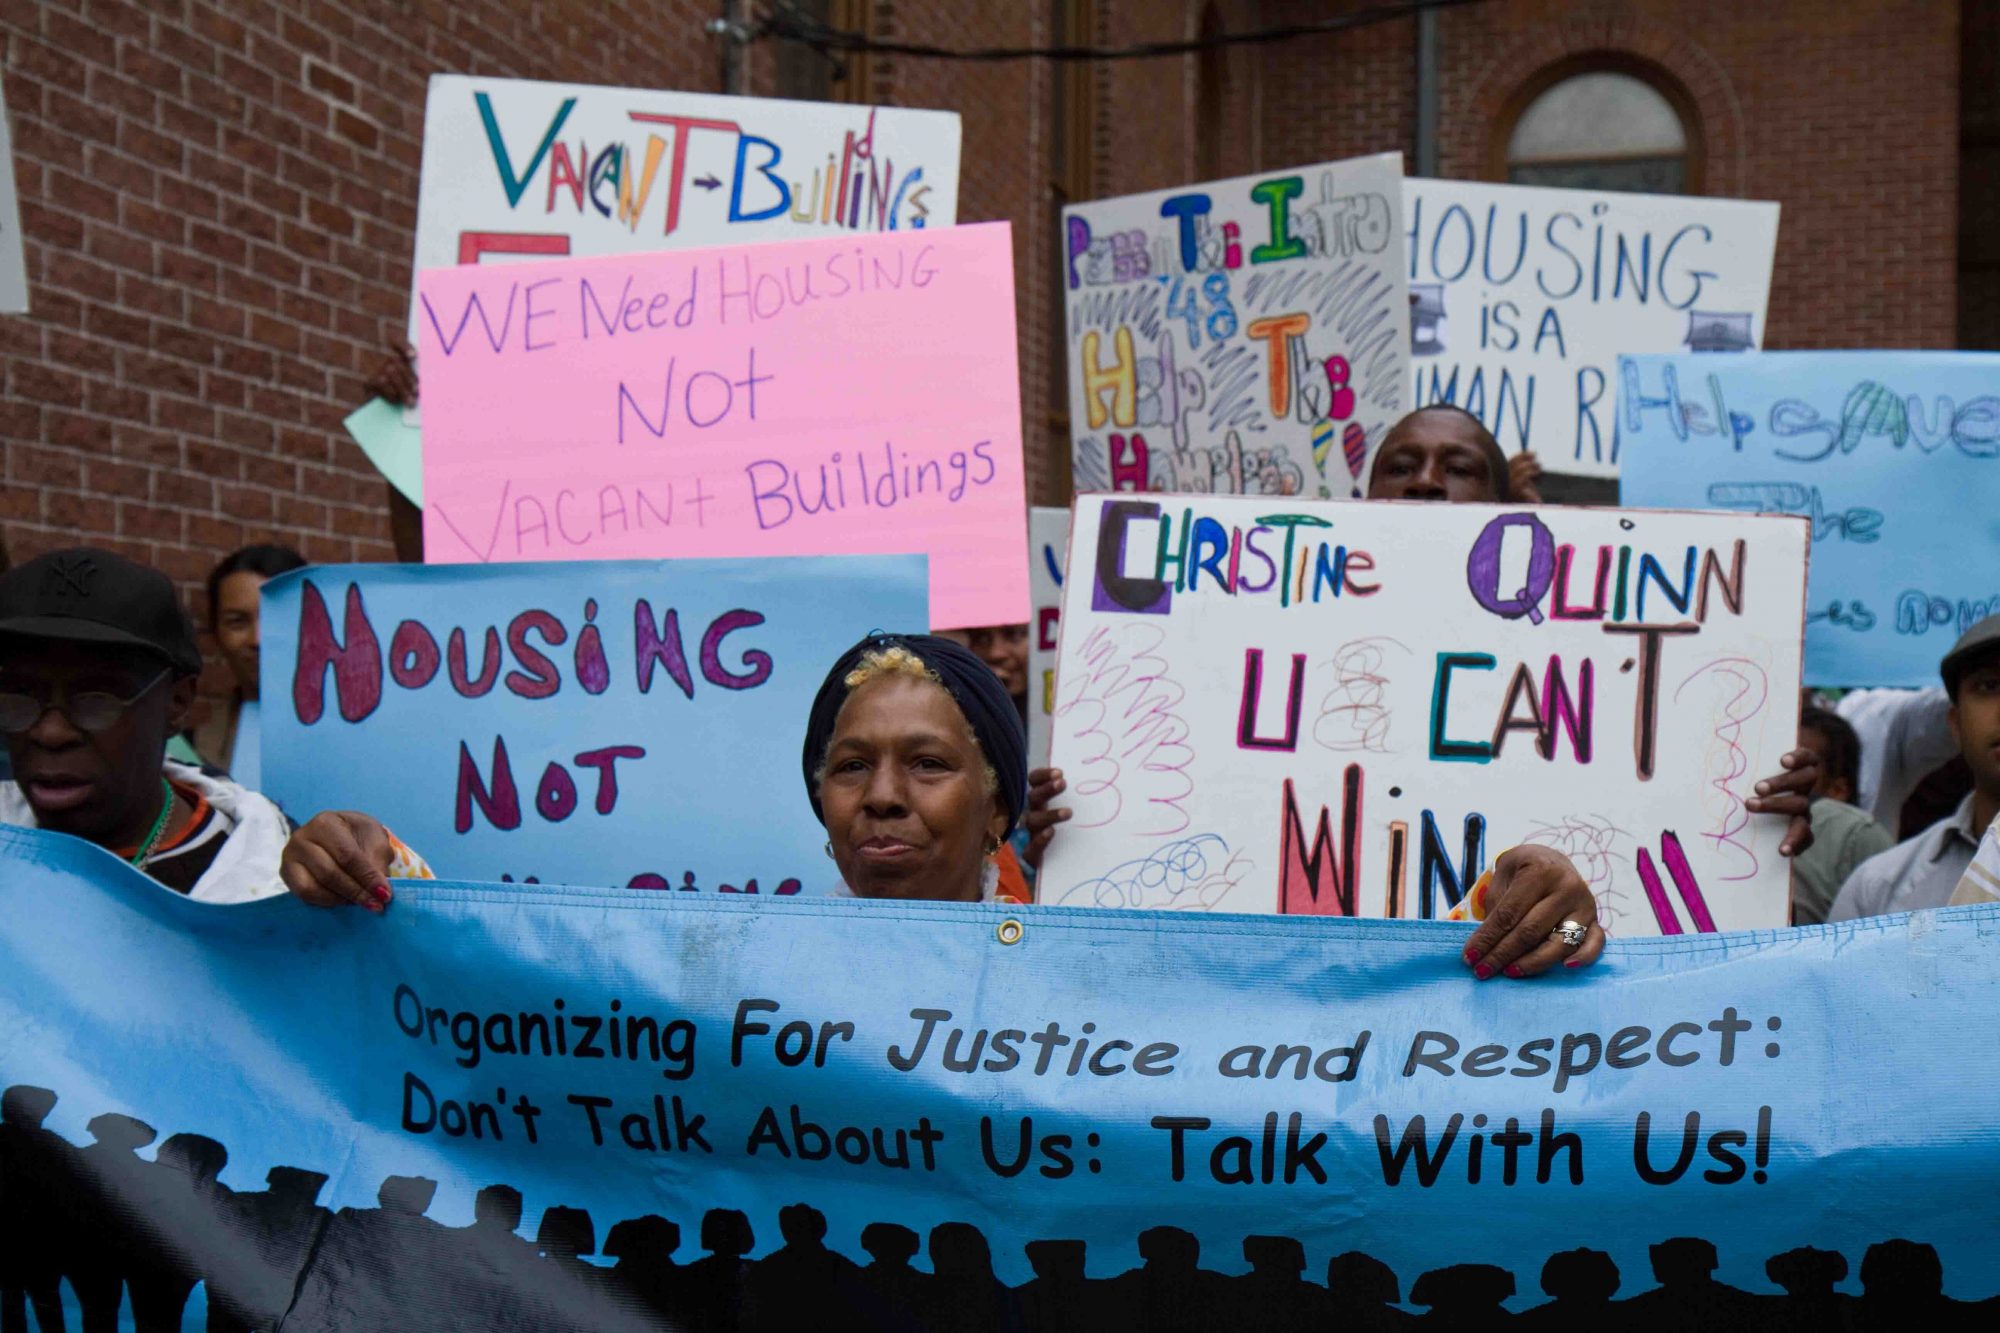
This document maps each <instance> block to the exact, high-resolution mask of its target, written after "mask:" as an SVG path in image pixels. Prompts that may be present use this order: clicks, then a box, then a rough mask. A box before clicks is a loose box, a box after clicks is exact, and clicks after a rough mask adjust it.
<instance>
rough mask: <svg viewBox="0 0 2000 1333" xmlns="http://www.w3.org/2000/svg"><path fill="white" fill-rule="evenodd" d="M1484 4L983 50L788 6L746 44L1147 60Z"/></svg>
mask: <svg viewBox="0 0 2000 1333" xmlns="http://www.w3.org/2000/svg"><path fill="white" fill-rule="evenodd" d="M1484 3H1485V0H1411V3H1407V4H1397V5H1374V6H1371V7H1370V8H1367V9H1359V10H1356V11H1354V12H1353V13H1351V14H1342V15H1340V16H1339V17H1337V18H1330V19H1318V20H1315V21H1313V22H1311V23H1288V24H1285V25H1283V26H1282V27H1276V28H1258V29H1254V30H1252V31H1249V32H1226V33H1223V34H1222V35H1221V36H1219V37H1211V38H1199V37H1197V38H1192V39H1190V40H1187V41H1177V42H1141V43H1139V44H1138V45H1136V46H985V47H973V48H970V49H967V50H954V49H952V48H951V47H945V46H930V45H926V44H925V43H922V42H890V41H880V40H878V39H876V38H873V37H870V36H869V35H868V34H866V33H861V32H851V31H849V30H847V29H845V28H831V27H828V26H827V25H826V24H824V23H820V22H817V21H816V20H813V19H810V18H807V17H805V16H804V15H802V14H800V13H799V12H798V11H797V10H795V9H793V8H792V7H791V6H790V5H788V4H780V5H779V7H778V8H777V9H776V10H775V11H773V12H772V13H770V14H767V15H765V16H764V17H763V18H762V19H761V20H759V21H758V23H757V25H756V26H755V27H754V28H752V29H751V30H750V33H749V40H750V41H753V42H756V41H764V40H773V39H774V40H777V41H781V42H797V43H799V44H800V45H803V46H809V47H811V48H812V49H813V50H815V51H817V52H819V54H820V55H822V56H826V55H828V53H829V52H833V51H845V52H852V53H855V54H863V53H867V52H880V53H882V54H884V55H899V56H917V57H921V58H924V59H927V60H974V61H997V60H1057V61H1076V60H1148V59H1155V58H1158V57H1160V56H1181V55H1189V54H1192V53H1193V52H1196V51H1207V50H1212V49H1214V48H1217V47H1230V46H1263V45H1268V44H1270V43H1272V42H1285V41H1291V40H1292V39H1294V38H1298V37H1317V36H1322V35H1324V34H1327V33H1335V32H1345V31H1347V30H1348V29H1350V28H1363V27H1368V26H1370V25H1371V24H1376V23H1386V22H1390V21H1392V20H1394V19H1401V18H1410V17H1412V16H1414V15H1417V14H1421V13H1423V12H1425V11H1426V10H1434V9H1456V8H1459V7H1460V6H1463V5H1477V4H1484Z"/></svg>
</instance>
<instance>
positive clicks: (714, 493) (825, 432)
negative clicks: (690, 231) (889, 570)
mask: <svg viewBox="0 0 2000 1333" xmlns="http://www.w3.org/2000/svg"><path fill="white" fill-rule="evenodd" d="M417 323H418V327H419V336H420V338H421V341H422V346H421V354H422V363H423V367H424V386H423V389H424V498H425V507H424V558H425V560H426V561H427V562H429V563H433V564H440V563H442V564H462V563H467V562H474V561H477V562H490V561H510V560H613V559H628V558H633V557H662V556H665V557H672V556H760V555H834V554H901V553H906V552H921V553H924V554H926V555H928V556H929V557H930V569H931V624H932V626H933V627H935V628H941V629H943V628H955V627H959V626H967V625H994V624H1014V623H1018V622H1019V621H1021V620H1023V619H1025V618H1026V615H1027V607H1028V578H1027V549H1026V543H1025V537H1024V532H1023V528H1022V523H1021V515H1022V513H1023V512H1024V503H1025V502H1024V500H1023V480H1022V468H1021V409H1020V396H1019V387H1018V372H1017V369H1016V365H1015V344H1014V270H1013V252H1012V248H1011V242H1010V238H1009V233H1008V228H1007V226H1006V224H1004V223H997V224H991V225H985V226H976V227H953V228H944V229H940V230H935V231H932V230H920V231H898V232H885V233H881V234H878V235H870V236H855V235H850V236H842V237H840V238H839V239H830V240H812V241H787V242H774V243H768V244H762V245H746V246H723V247H717V248H714V249H707V250H680V251H673V252H668V253H656V254H642V255H616V256H607V257H604V258H598V259H574V260H558V261H552V262H548V263H538V264H512V265H506V266H499V267H491V268H481V267H465V268H442V269H427V270H425V271H424V273H423V274H422V275H421V278H420V280H419V285H418V320H417Z"/></svg>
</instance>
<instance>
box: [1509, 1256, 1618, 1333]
mask: <svg viewBox="0 0 2000 1333" xmlns="http://www.w3.org/2000/svg"><path fill="white" fill-rule="evenodd" d="M1620 1281H1621V1279H1620V1278H1619V1275H1618V1265H1617V1264H1616V1263H1614V1262H1612V1259H1611V1256H1610V1255H1608V1254H1606V1253H1605V1252H1604V1251H1603V1250H1563V1251H1562V1252H1561V1253H1558V1254H1552V1255H1550V1256H1549V1257H1548V1262H1546V1263H1544V1264H1543V1265H1542V1290H1543V1291H1544V1292H1546V1293H1548V1295H1549V1296H1550V1297H1551V1298H1552V1299H1551V1300H1550V1301H1549V1303H1548V1304H1546V1305H1537V1306H1535V1307H1534V1308H1533V1309H1531V1310H1528V1311H1526V1312H1524V1313H1523V1314H1521V1315H1520V1316H1519V1318H1518V1320H1517V1322H1518V1324H1519V1325H1520V1327H1522V1328H1531V1329H1536V1330H1550V1333H1569V1331H1570V1330H1575V1333H1593V1330H1596V1329H1601V1328H1611V1327H1613V1326H1615V1325H1616V1324H1618V1323H1619V1322H1621V1320H1622V1319H1623V1318H1625V1317H1626V1316H1625V1312H1624V1311H1623V1309H1622V1308H1617V1307H1614V1306H1613V1305H1612V1303H1611V1298H1612V1297H1613V1296H1616V1295H1617V1294H1618V1287H1619V1283H1620Z"/></svg>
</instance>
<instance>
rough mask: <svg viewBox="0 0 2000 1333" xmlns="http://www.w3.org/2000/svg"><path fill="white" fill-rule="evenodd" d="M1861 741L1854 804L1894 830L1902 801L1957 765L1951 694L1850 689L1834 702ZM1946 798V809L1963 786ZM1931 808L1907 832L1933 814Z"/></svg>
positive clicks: (1960, 794) (1936, 690) (1926, 822)
mask: <svg viewBox="0 0 2000 1333" xmlns="http://www.w3.org/2000/svg"><path fill="white" fill-rule="evenodd" d="M1833 711H1835V712H1836V713H1839V714H1840V716H1841V717H1842V718H1843V719H1845V720H1846V721H1847V723H1848V725H1850V726H1852V727H1853V728H1854V734H1855V735H1856V736H1857V737H1858V738H1859V739H1860V742H1861V767H1860V768H1859V769H1858V770H1857V771H1856V774H1855V792H1854V798H1853V801H1854V804H1855V805H1857V806H1859V807H1861V809H1863V810H1865V811H1867V812H1868V813H1869V814H1870V815H1872V816H1874V818H1875V821H1876V822H1877V823H1879V824H1880V825H1882V827H1883V828H1886V829H1889V830H1890V831H1892V832H1895V831H1899V830H1900V829H1902V828H1904V827H1906V826H1905V825H1903V824H1902V823H1901V820H1902V815H1903V807H1904V805H1905V804H1906V803H1908V802H1909V800H1910V798H1911V797H1912V796H1913V795H1915V794H1916V792H1917V790H1918V789H1919V788H1920V787H1923V786H1924V785H1925V784H1926V782H1927V780H1929V779H1932V778H1934V777H1935V776H1936V775H1937V773H1938V770H1939V769H1941V768H1944V767H1946V766H1950V767H1951V768H1953V769H1954V770H1955V769H1957V768H1958V767H1959V765H1958V764H1957V763H1956V760H1957V759H1958V742H1957V741H1956V740H1954V739H1953V738H1952V734H1951V722H1950V720H1949V719H1950V713H1951V700H1950V698H1949V697H1947V696H1946V694H1945V692H1944V691H1943V690H1942V689H1939V688H1937V687H1936V686H1933V687H1931V688H1930V689H1925V690H1901V689H1874V690H1849V691H1847V693H1845V694H1843V695H1841V696H1840V699H1839V701H1838V702H1837V703H1835V704H1834V705H1833ZM1946 790H1947V792H1955V793H1956V794H1955V795H1952V796H1951V797H1950V799H1949V800H1948V801H1947V802H1946V803H1945V804H1944V806H1943V809H1945V810H1949V809H1950V808H1951V807H1953V806H1956V805H1957V804H1958V802H1959V800H1960V799H1962V798H1963V796H1964V794H1965V791H1966V790H1967V788H1966V787H1948V788H1946ZM1937 817H1938V816H1937V815H1936V814H1932V815H1931V817H1930V818H1929V819H1926V820H1924V821H1923V823H1922V824H1918V825H1915V826H1913V827H1910V831H1911V832H1915V831H1916V830H1917V829H1919V828H1923V827H1925V826H1927V825H1929V824H1930V823H1932V822H1934V821H1935V820H1936V819H1937Z"/></svg>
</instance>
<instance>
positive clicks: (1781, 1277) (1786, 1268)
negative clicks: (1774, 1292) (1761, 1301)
mask: <svg viewBox="0 0 2000 1333" xmlns="http://www.w3.org/2000/svg"><path fill="white" fill-rule="evenodd" d="M1764 1274H1765V1276H1767V1277H1769V1278H1770V1279H1771V1281H1772V1282H1774V1283H1776V1284H1777V1285H1778V1286H1780V1287H1783V1288H1784V1289H1785V1295H1786V1296H1787V1297H1788V1298H1789V1299H1788V1300H1786V1301H1784V1302H1781V1303H1774V1304H1779V1305H1782V1308H1781V1309H1774V1311H1773V1319H1772V1323H1771V1325H1770V1326H1771V1327H1772V1328H1773V1329H1779V1330H1784V1329H1797V1330H1798V1331H1799V1333H1808V1330H1816V1329H1828V1330H1832V1333H1845V1330H1848V1329H1851V1328H1853V1327H1854V1325H1855V1319H1856V1317H1857V1315H1856V1311H1855V1308H1854V1298H1853V1297H1852V1296H1849V1295H1846V1294H1845V1293H1843V1292H1838V1291H1835V1290H1834V1288H1835V1287H1836V1286H1838V1285H1839V1284H1840V1283H1842V1282H1844V1281H1846V1280H1847V1256H1846V1255H1843V1254H1836V1253H1834V1252H1833V1251H1832V1250H1815V1249H1813V1248H1812V1247H1811V1246H1810V1245H1806V1246H1801V1247H1800V1248H1798V1249H1796V1250H1786V1251H1785V1252H1784V1253H1783V1254H1774V1255H1772V1256H1771V1258H1770V1259H1769V1260H1767V1261H1766V1262H1765V1264H1764Z"/></svg>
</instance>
